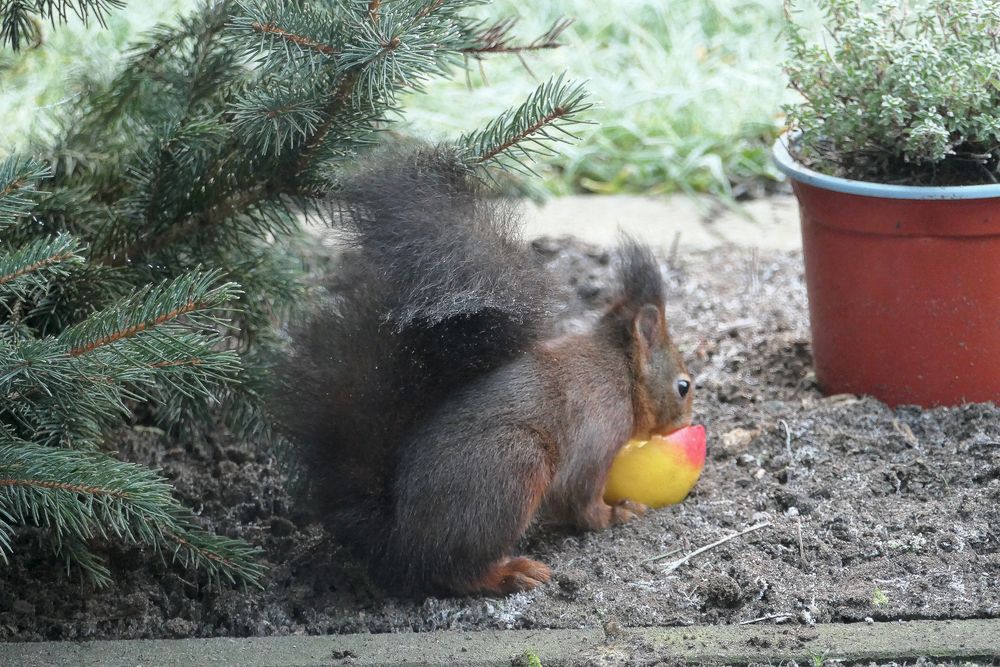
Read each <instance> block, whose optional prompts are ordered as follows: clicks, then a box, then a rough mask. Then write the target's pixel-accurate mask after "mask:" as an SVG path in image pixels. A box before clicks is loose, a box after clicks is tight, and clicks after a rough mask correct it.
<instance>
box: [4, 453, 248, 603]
mask: <svg viewBox="0 0 1000 667" xmlns="http://www.w3.org/2000/svg"><path fill="white" fill-rule="evenodd" d="M13 524H22V525H36V526H39V527H47V528H49V529H50V530H52V531H53V533H54V538H55V543H54V545H53V546H54V550H55V551H56V552H57V553H61V554H62V555H63V556H64V557H66V558H67V559H69V560H70V561H72V562H76V563H77V564H78V565H81V566H82V567H83V568H84V570H85V571H86V572H87V573H88V574H90V575H91V577H92V579H94V580H95V583H98V584H101V583H107V581H108V580H107V576H108V575H107V569H106V568H105V567H104V566H103V563H102V561H101V560H100V559H98V558H97V557H95V556H93V554H91V553H90V552H89V551H88V550H87V549H86V547H85V546H84V545H83V543H84V542H85V541H87V540H90V539H93V538H95V537H100V538H107V537H110V536H112V535H113V536H115V537H117V538H118V539H121V540H124V541H125V542H129V543H132V544H143V545H146V546H148V547H151V548H153V549H154V550H155V551H158V552H161V553H170V555H171V560H174V561H177V562H179V563H180V564H181V565H183V566H190V565H199V566H201V568H202V569H203V570H205V571H206V572H207V573H208V574H209V576H210V577H213V578H214V577H219V576H221V577H223V578H225V579H227V580H229V581H234V582H236V581H240V582H243V583H249V584H254V585H259V583H258V582H259V579H260V577H261V576H262V575H263V568H262V567H261V566H260V565H258V564H256V563H254V562H253V560H252V558H253V555H254V554H255V553H256V550H255V549H253V548H252V547H248V546H247V545H245V544H243V543H242V542H239V541H237V540H232V539H229V538H226V537H221V536H215V535H210V534H208V533H206V532H204V531H203V530H202V529H200V528H198V527H197V526H196V525H195V524H194V523H193V517H192V516H191V514H190V512H189V511H187V510H185V509H184V508H183V507H182V506H181V505H180V503H179V502H178V501H177V500H176V499H175V498H174V497H173V494H172V490H171V487H170V485H169V484H168V483H167V482H166V480H164V479H163V478H162V477H160V476H159V475H157V474H156V473H154V472H153V471H151V470H149V469H147V468H143V467H142V466H138V465H135V464H132V463H124V462H121V461H118V460H116V459H114V458H112V457H110V456H108V455H106V454H102V453H98V452H77V451H73V450H68V449H52V448H48V447H42V446H39V445H35V444H33V443H27V442H10V441H8V442H5V443H4V442H0V556H2V557H3V558H4V559H5V560H6V556H7V554H9V553H10V540H9V537H7V536H8V535H9V534H10V531H11V530H12V529H13ZM206 563H209V564H210V565H208V566H206Z"/></svg>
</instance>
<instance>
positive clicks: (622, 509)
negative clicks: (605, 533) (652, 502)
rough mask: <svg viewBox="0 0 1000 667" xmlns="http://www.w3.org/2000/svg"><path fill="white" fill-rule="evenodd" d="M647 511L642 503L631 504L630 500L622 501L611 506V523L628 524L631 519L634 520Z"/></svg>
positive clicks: (647, 508)
mask: <svg viewBox="0 0 1000 667" xmlns="http://www.w3.org/2000/svg"><path fill="white" fill-rule="evenodd" d="M647 511H649V507H648V506H647V505H643V504H642V503H637V502H633V501H631V500H623V501H621V502H620V503H617V504H615V505H612V506H611V523H612V524H619V523H628V522H629V521H631V520H632V519H636V518H638V517H640V516H642V515H643V514H645V513H646V512H647Z"/></svg>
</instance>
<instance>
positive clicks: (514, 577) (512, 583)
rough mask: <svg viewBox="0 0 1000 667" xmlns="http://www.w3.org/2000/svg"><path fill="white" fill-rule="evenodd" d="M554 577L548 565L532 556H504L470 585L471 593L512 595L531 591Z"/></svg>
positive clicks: (468, 590) (469, 590)
mask: <svg viewBox="0 0 1000 667" xmlns="http://www.w3.org/2000/svg"><path fill="white" fill-rule="evenodd" d="M551 577H552V570H550V569H549V566H548V565H545V564H544V563H539V562H538V561H536V560H531V559H530V558H522V557H516V558H510V557H508V558H503V559H501V560H499V561H497V562H496V563H494V564H493V565H491V566H490V567H489V568H488V569H487V570H486V572H485V573H484V574H483V576H481V577H480V578H479V579H477V580H476V581H474V582H473V583H472V584H470V585H469V587H468V589H467V592H469V593H486V594H488V595H510V594H511V593H520V592H522V591H529V590H531V589H532V588H534V587H536V586H538V585H540V584H544V583H547V582H548V580H549V579H550V578H551Z"/></svg>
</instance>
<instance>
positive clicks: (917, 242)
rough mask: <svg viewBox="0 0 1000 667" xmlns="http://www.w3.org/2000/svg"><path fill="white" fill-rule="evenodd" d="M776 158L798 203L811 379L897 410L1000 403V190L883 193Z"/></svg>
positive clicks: (783, 152)
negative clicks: (900, 407)
mask: <svg viewBox="0 0 1000 667" xmlns="http://www.w3.org/2000/svg"><path fill="white" fill-rule="evenodd" d="M786 141H787V139H786V137H782V138H781V139H779V140H778V142H777V143H775V146H774V159H775V162H776V164H777V166H778V168H779V169H781V170H782V171H783V172H785V173H786V174H788V176H789V177H790V178H791V179H792V187H793V189H794V191H795V195H796V197H798V200H799V210H800V214H801V222H802V245H803V254H804V256H805V268H806V287H807V291H808V295H809V320H810V326H811V329H812V343H813V357H814V362H815V366H816V377H817V380H818V381H819V383H820V385H821V387H822V389H823V390H824V391H825V392H827V393H830V394H835V393H842V392H846V393H856V394H869V395H872V396H875V397H876V398H879V399H881V400H882V401H885V402H886V403H888V404H889V405H892V406H895V405H899V404H904V403H911V404H917V405H922V406H933V405H955V404H959V403H965V402H987V401H993V402H997V401H1000V185H975V186H964V187H913V186H893V185H881V184H877V183H868V182H862V181H851V180H847V179H843V178H834V177H831V176H826V175H824V174H820V173H819V172H816V171H813V170H811V169H808V168H806V167H804V166H802V165H801V164H799V163H798V162H796V161H795V160H794V159H793V158H792V157H791V156H790V155H789V153H788V150H787V149H786V145H785V143H784V142H786Z"/></svg>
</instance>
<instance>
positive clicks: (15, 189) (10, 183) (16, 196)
mask: <svg viewBox="0 0 1000 667" xmlns="http://www.w3.org/2000/svg"><path fill="white" fill-rule="evenodd" d="M48 175H49V170H48V168H47V167H45V166H44V165H42V164H39V163H37V162H34V161H33V160H22V159H19V158H17V157H8V158H5V159H4V160H3V161H2V162H0V227H3V226H4V225H9V224H11V223H13V222H14V221H15V220H16V219H17V218H19V217H21V216H24V215H27V213H28V212H29V211H30V210H31V208H32V206H34V204H35V195H36V194H37V192H38V190H37V186H38V182H39V181H40V180H42V179H43V178H45V177H46V176H48Z"/></svg>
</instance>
